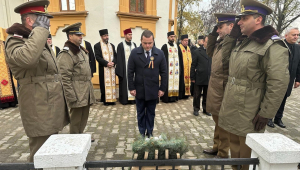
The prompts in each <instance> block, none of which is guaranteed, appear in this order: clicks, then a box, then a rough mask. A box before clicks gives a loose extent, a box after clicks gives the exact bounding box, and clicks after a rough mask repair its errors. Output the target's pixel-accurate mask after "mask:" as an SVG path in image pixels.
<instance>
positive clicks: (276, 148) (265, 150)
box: [246, 133, 300, 170]
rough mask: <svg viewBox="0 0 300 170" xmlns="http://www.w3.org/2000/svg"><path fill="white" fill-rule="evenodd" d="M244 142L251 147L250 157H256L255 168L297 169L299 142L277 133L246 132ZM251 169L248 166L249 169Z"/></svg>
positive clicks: (271, 169) (299, 160) (299, 155)
mask: <svg viewBox="0 0 300 170" xmlns="http://www.w3.org/2000/svg"><path fill="white" fill-rule="evenodd" d="M246 144H247V145H248V146H249V147H250V148H251V149H252V153H251V158H258V159H259V165H257V167H256V169H257V170H283V169H284V170H297V169H298V168H297V165H298V163H299V162H300V144H298V143H296V142H295V141H293V140H291V139H289V138H287V137H286V136H284V135H282V134H278V133H252V134H248V135H247V138H246ZM250 169H251V170H252V169H253V166H250V168H249V170H250Z"/></svg>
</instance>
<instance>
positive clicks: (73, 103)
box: [58, 41, 95, 134]
mask: <svg viewBox="0 0 300 170" xmlns="http://www.w3.org/2000/svg"><path fill="white" fill-rule="evenodd" d="M87 53H88V52H87V50H86V49H85V48H84V47H81V46H80V48H79V47H78V46H76V45H75V44H73V43H71V42H70V41H67V42H66V43H65V47H64V49H63V50H62V51H61V52H60V54H59V55H58V62H59V67H60V69H61V74H62V81H63V85H64V92H65V96H66V100H67V103H68V106H69V108H70V113H71V123H70V133H71V134H77V133H83V131H84V128H85V126H86V124H87V120H88V116H89V108H90V105H91V104H93V103H95V97H94V89H93V84H92V82H91V70H90V65H89V57H88V55H87Z"/></svg>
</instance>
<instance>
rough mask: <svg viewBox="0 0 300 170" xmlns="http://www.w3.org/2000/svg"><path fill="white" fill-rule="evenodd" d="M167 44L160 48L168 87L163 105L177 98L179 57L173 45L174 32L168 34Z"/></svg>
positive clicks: (175, 46)
mask: <svg viewBox="0 0 300 170" xmlns="http://www.w3.org/2000/svg"><path fill="white" fill-rule="evenodd" d="M167 35H168V43H167V44H164V45H163V46H162V47H161V50H162V51H163V52H164V54H165V57H166V61H167V70H168V75H169V76H168V86H167V91H166V93H165V94H164V96H163V97H162V98H161V100H162V101H163V102H165V103H168V102H175V101H177V100H178V97H179V75H180V74H179V73H180V67H179V57H178V47H177V45H176V44H174V41H175V38H176V36H175V34H174V31H170V32H168V34H167Z"/></svg>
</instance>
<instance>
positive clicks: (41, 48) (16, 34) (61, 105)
mask: <svg viewBox="0 0 300 170" xmlns="http://www.w3.org/2000/svg"><path fill="white" fill-rule="evenodd" d="M48 5H49V1H47V0H40V1H29V2H26V3H23V4H21V5H19V6H17V7H16V8H15V10H14V11H15V12H16V13H19V14H21V18H22V24H19V23H15V24H13V25H12V26H11V27H10V28H8V29H7V30H6V31H7V33H8V34H9V36H8V37H7V40H6V47H5V52H6V62H7V63H8V65H9V68H10V69H11V71H12V74H13V76H14V77H15V78H16V79H17V81H18V82H19V83H20V90H19V104H20V114H21V119H22V123H23V126H24V129H25V133H26V135H27V136H28V137H29V148H30V156H29V161H30V162H33V156H34V154H35V153H36V152H37V150H38V149H39V148H40V147H41V146H42V145H43V143H44V142H45V141H46V140H47V139H48V138H49V137H50V136H51V135H52V134H57V133H58V132H59V131H60V130H62V129H63V127H64V126H66V125H67V124H68V123H69V114H68V110H67V105H66V102H65V99H64V92H63V86H62V82H61V75H60V69H59V67H58V65H57V61H56V57H55V54H54V53H53V51H52V49H51V47H50V46H49V45H48V44H47V38H48V35H49V26H50V21H49V18H50V17H52V16H51V15H49V14H48V13H47V10H46V9H47V6H48Z"/></svg>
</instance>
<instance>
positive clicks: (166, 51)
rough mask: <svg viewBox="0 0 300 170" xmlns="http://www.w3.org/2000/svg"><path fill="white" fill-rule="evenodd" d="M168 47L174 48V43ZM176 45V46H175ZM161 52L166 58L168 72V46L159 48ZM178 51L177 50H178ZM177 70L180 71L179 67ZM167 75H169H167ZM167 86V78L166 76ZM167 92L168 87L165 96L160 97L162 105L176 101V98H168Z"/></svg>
mask: <svg viewBox="0 0 300 170" xmlns="http://www.w3.org/2000/svg"><path fill="white" fill-rule="evenodd" d="M168 43H169V45H170V46H172V47H173V46H174V43H170V42H168ZM175 45H176V44H175ZM161 50H162V51H163V52H164V54H165V57H166V61H167V70H168V72H169V66H170V65H169V52H168V51H169V50H168V46H167V44H164V45H163V46H162V47H161ZM178 50H179V49H178ZM178 57H179V56H178ZM179 70H181V68H180V67H179ZM168 75H169V74H168ZM168 85H169V76H168ZM168 91H169V86H167V90H166V91H165V94H164V95H163V97H161V100H162V101H163V102H164V103H168V102H175V101H177V100H178V97H176V96H173V97H169V96H168Z"/></svg>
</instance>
